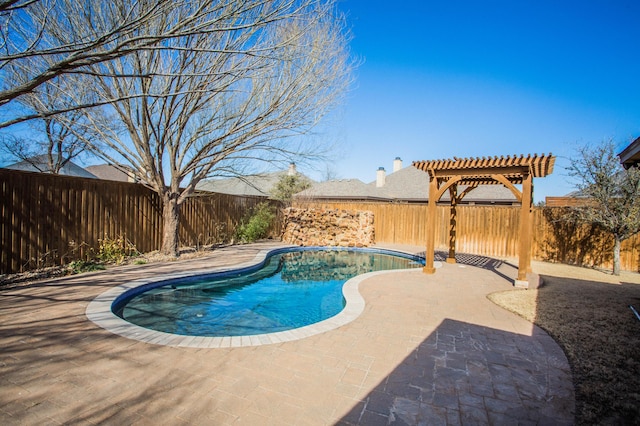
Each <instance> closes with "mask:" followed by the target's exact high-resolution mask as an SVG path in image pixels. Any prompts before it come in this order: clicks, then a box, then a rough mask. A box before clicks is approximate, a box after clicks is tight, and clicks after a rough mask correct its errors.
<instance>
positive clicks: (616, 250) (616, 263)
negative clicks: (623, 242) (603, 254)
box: [613, 236, 620, 275]
mask: <svg viewBox="0 0 640 426" xmlns="http://www.w3.org/2000/svg"><path fill="white" fill-rule="evenodd" d="M613 275H620V238H618V237H617V236H616V237H614V243H613Z"/></svg>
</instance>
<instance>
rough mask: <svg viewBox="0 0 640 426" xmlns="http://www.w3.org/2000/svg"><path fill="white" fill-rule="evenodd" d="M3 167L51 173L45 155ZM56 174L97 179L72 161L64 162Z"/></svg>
mask: <svg viewBox="0 0 640 426" xmlns="http://www.w3.org/2000/svg"><path fill="white" fill-rule="evenodd" d="M5 168H6V169H12V170H22V171H25V172H36V173H51V171H50V170H48V168H49V160H48V157H47V156H46V155H37V156H35V157H31V158H29V159H28V160H24V161H19V162H17V163H14V164H10V165H8V166H6V167H5ZM58 174H60V175H65V176H76V177H83V178H89V179H97V177H96V176H95V175H94V174H92V173H90V172H88V171H86V170H85V169H83V168H82V167H80V166H78V165H77V164H75V163H74V162H72V161H69V162H67V164H65V165H64V166H63V167H62V168H61V169H60V171H59V172H58Z"/></svg>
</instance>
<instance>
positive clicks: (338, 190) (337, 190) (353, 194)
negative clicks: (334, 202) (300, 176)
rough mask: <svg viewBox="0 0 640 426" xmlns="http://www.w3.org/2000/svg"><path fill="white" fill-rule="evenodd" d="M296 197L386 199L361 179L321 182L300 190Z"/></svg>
mask: <svg viewBox="0 0 640 426" xmlns="http://www.w3.org/2000/svg"><path fill="white" fill-rule="evenodd" d="M295 198H298V199H300V198H316V199H318V198H321V199H347V200H385V199H387V197H385V196H383V194H380V193H379V192H378V191H376V190H375V188H372V187H371V186H370V185H368V184H366V183H364V182H362V181H361V180H359V179H338V180H329V181H325V182H319V183H316V184H315V185H313V186H312V187H311V188H308V189H305V190H304V191H302V192H298V193H297V194H296V195H295Z"/></svg>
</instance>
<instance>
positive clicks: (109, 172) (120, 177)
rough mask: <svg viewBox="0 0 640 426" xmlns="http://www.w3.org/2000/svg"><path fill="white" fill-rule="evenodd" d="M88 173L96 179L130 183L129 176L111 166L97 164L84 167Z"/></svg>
mask: <svg viewBox="0 0 640 426" xmlns="http://www.w3.org/2000/svg"><path fill="white" fill-rule="evenodd" d="M85 170H87V171H88V172H89V173H92V174H94V175H95V176H97V177H98V179H102V180H113V181H116V182H130V181H131V179H129V175H127V174H126V173H125V172H123V171H122V170H120V169H118V168H116V167H114V166H112V165H111V164H98V165H96V166H89V167H85Z"/></svg>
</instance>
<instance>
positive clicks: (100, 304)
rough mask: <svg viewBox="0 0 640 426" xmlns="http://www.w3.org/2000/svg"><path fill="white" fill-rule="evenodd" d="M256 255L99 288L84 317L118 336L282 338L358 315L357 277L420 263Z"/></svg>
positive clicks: (336, 255) (219, 340)
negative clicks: (200, 270)
mask: <svg viewBox="0 0 640 426" xmlns="http://www.w3.org/2000/svg"><path fill="white" fill-rule="evenodd" d="M258 257H262V260H259V261H257V262H255V263H254V264H252V265H250V266H246V265H244V266H242V267H239V268H237V269H234V270H225V271H219V272H214V273H209V274H197V275H186V274H185V275H182V276H173V277H167V278H169V279H162V280H154V281H145V280H143V281H140V282H134V283H131V285H128V286H125V288H118V289H114V290H112V291H109V292H105V293H103V295H101V296H100V297H99V298H97V299H96V300H95V301H94V302H92V304H91V305H94V306H92V307H88V308H87V316H89V318H90V319H92V320H93V321H94V322H96V323H97V324H98V325H100V326H102V327H104V328H107V329H110V330H111V331H113V332H115V333H117V334H121V335H125V336H126V337H130V338H135V339H138V340H143V341H149V342H151V343H162V344H170V345H175V346H197V347H203V345H204V346H205V347H221V346H222V347H224V346H244V345H247V344H265V343H274V342H277V341H288V340H294V339H295V338H300V337H305V336H306V335H313V334H317V333H319V332H323V331H326V330H329V329H333V328H336V327H339V326H340V325H342V324H344V323H346V322H349V321H352V320H353V319H354V318H355V317H357V316H358V315H359V313H360V312H361V311H362V309H363V307H364V301H363V300H362V298H361V297H360V295H359V293H358V291H357V285H358V282H359V279H358V278H360V277H362V278H364V277H365V276H367V275H368V274H371V273H374V274H375V273H378V272H380V271H389V270H394V269H395V270H406V269H409V268H418V267H421V266H422V265H423V264H424V261H423V259H422V258H420V257H417V256H413V255H408V254H405V253H400V252H395V251H388V250H372V249H324V248H299V247H288V248H282V249H277V250H271V251H268V252H266V253H262V256H260V255H259V256H258ZM363 274H365V275H363ZM120 287H122V286H120ZM109 301H111V303H110V304H109V312H105V304H107V303H109ZM105 322H107V324H105Z"/></svg>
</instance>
